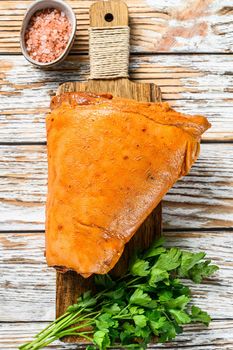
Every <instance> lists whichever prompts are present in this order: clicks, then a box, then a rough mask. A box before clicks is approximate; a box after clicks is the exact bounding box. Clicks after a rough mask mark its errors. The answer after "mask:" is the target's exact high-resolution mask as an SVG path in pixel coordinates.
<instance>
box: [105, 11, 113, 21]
mask: <svg viewBox="0 0 233 350" xmlns="http://www.w3.org/2000/svg"><path fill="white" fill-rule="evenodd" d="M104 19H105V21H107V22H112V21H113V19H114V17H113V14H112V13H106V15H105V16H104Z"/></svg>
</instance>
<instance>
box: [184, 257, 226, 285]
mask: <svg viewBox="0 0 233 350" xmlns="http://www.w3.org/2000/svg"><path fill="white" fill-rule="evenodd" d="M210 263H211V261H210V260H206V261H203V262H200V263H199V264H196V265H195V266H194V267H193V268H192V269H191V270H189V278H190V279H191V280H193V282H195V283H201V281H202V280H203V278H206V277H209V276H211V275H212V274H213V273H214V272H215V271H217V270H218V269H219V268H218V266H216V265H210Z"/></svg>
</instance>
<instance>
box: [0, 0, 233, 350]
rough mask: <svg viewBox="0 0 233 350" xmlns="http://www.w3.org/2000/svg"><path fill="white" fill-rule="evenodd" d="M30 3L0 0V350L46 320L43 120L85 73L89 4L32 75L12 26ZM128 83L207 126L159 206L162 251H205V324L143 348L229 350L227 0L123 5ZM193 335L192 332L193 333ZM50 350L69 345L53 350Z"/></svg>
mask: <svg viewBox="0 0 233 350" xmlns="http://www.w3.org/2000/svg"><path fill="white" fill-rule="evenodd" d="M30 2H31V1H27V0H24V1H19V0H18V1H17V0H15V1H3V0H1V1H0V54H1V56H0V112H1V113H0V186H1V190H0V231H1V232H0V264H1V273H0V349H1V350H5V349H16V348H17V346H19V345H20V344H22V343H23V342H25V341H27V340H29V339H31V336H32V335H33V334H34V333H36V332H37V331H39V330H40V329H42V328H43V327H44V326H45V325H46V324H47V322H49V321H51V320H53V319H54V316H55V312H54V311H55V310H54V309H55V304H54V299H55V272H54V270H53V269H49V268H47V267H46V264H45V259H44V255H43V251H44V203H45V194H46V176H47V169H46V144H45V141H46V140H45V125H44V118H45V113H46V111H47V110H48V106H49V100H50V95H51V94H53V93H54V91H55V90H56V89H57V86H58V84H59V83H61V82H65V81H70V80H84V79H86V78H87V76H88V71H89V63H88V56H87V50H88V36H87V28H88V8H89V6H90V5H91V3H92V2H93V1H91V0H89V1H88V0H78V1H75V0H71V1H69V3H70V4H71V5H72V7H73V8H74V9H75V11H76V14H77V20H78V27H77V41H76V44H75V46H74V50H73V53H72V54H71V55H70V57H69V58H68V59H67V60H66V62H65V63H63V64H62V66H60V67H58V68H53V69H51V70H49V71H42V70H40V69H37V68H34V67H32V66H31V65H29V64H28V63H27V62H26V61H25V59H24V58H23V57H22V56H21V54H20V49H19V29H20V24H21V20H22V17H23V14H24V12H25V10H26V8H27V6H28V5H29V4H30ZM126 2H127V4H128V6H129V10H130V25H131V29H132V31H131V63H130V73H131V78H132V79H135V80H138V81H139V80H140V81H147V82H155V83H157V84H158V85H160V86H161V88H162V92H163V99H164V100H166V101H168V102H169V103H170V104H171V105H172V106H174V107H176V108H177V109H178V110H180V111H183V112H187V113H202V114H204V115H206V116H207V117H208V118H209V120H210V122H211V123H212V128H211V129H210V130H209V131H208V132H207V133H206V134H205V136H204V138H203V142H202V151H201V156H200V158H199V160H198V162H197V163H196V164H195V166H194V167H193V169H192V171H191V173H190V174H189V175H188V176H186V177H185V178H183V179H182V180H181V181H179V182H178V183H177V184H176V185H175V187H174V188H173V189H172V190H171V191H170V192H169V194H168V195H167V196H166V197H165V199H164V203H163V220H164V234H165V236H166V237H167V242H168V244H169V245H173V244H174V245H178V246H180V247H183V248H187V249H192V250H205V251H207V253H208V256H209V257H210V258H212V259H213V260H214V262H216V263H217V264H218V265H219V266H220V268H221V269H220V271H219V272H218V273H217V274H216V277H214V278H213V279H211V280H208V281H206V282H205V283H204V284H203V285H202V286H201V287H200V286H197V285H192V289H193V292H194V300H195V303H196V304H197V305H199V306H201V307H203V308H204V309H205V310H207V311H208V312H209V313H210V314H211V315H212V317H213V321H212V323H211V325H210V327H209V328H208V329H207V328H205V327H200V326H198V325H196V326H189V327H187V328H186V332H185V333H183V335H181V336H179V337H177V340H176V341H175V342H173V343H170V344H167V345H165V346H161V345H154V346H151V349H152V348H153V349H164V348H166V349H170V350H174V349H181V348H182V349H195V350H226V349H227V350H232V349H233V253H232V244H233V238H232V232H233V199H232V198H233V186H232V182H233V55H232V52H233V2H232V0H176V1H174V0H127V1H126ZM196 331H198V332H196ZM51 348H53V349H76V348H77V346H74V345H73V346H72V345H69V346H67V345H66V346H64V345H53V346H51Z"/></svg>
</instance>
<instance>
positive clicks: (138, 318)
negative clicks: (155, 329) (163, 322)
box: [133, 315, 147, 328]
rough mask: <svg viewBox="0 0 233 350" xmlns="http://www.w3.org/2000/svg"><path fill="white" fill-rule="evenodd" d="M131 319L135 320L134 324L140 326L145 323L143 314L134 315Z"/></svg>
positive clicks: (145, 319)
mask: <svg viewBox="0 0 233 350" xmlns="http://www.w3.org/2000/svg"><path fill="white" fill-rule="evenodd" d="M133 320H134V322H135V325H136V326H138V327H140V328H143V327H145V326H146V324H147V318H146V316H145V315H134V316H133Z"/></svg>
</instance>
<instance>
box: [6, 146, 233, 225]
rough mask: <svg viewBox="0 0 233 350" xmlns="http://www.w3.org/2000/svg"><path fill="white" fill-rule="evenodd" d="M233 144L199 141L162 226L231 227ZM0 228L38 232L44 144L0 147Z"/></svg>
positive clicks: (42, 199)
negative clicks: (198, 150)
mask: <svg viewBox="0 0 233 350" xmlns="http://www.w3.org/2000/svg"><path fill="white" fill-rule="evenodd" d="M232 176H233V145H232V144H203V145H201V155H200V157H199V160H198V161H197V162H196V163H195V165H194V166H193V168H192V170H191V172H190V174H189V175H188V176H186V177H184V178H183V179H181V180H180V181H178V182H177V183H176V184H175V186H174V187H173V188H172V189H171V190H170V191H169V193H168V194H167V196H166V197H165V199H164V203H163V225H164V228H166V229H168V228H170V229H171V228H172V229H179V228H190V229H191V228H194V229H196V228H200V229H201V228H202V229H204V228H207V227H208V228H214V227H218V228H225V227H227V228H228V227H232V226H233V187H232ZM0 177H1V183H0V188H1V190H0V191H1V196H0V225H1V230H35V229H39V230H43V229H44V203H45V195H46V183H47V160H46V146H39V145H38V146H10V147H9V146H0Z"/></svg>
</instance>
